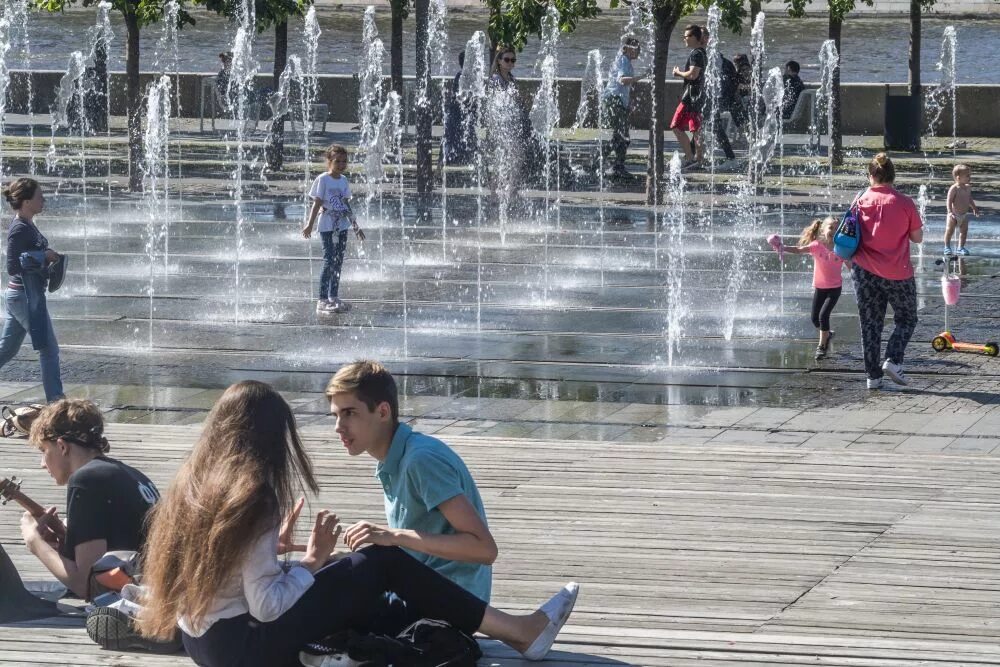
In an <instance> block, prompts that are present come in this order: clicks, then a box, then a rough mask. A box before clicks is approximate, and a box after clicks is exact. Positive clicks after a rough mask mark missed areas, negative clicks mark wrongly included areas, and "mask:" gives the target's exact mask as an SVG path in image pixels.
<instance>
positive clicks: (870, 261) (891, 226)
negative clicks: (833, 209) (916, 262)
mask: <svg viewBox="0 0 1000 667" xmlns="http://www.w3.org/2000/svg"><path fill="white" fill-rule="evenodd" d="M858 208H859V210H860V212H861V215H860V218H861V245H860V246H859V247H858V250H857V252H856V253H854V257H852V258H851V259H852V260H854V263H855V264H857V265H858V266H860V267H861V268H862V269H864V270H865V271H869V272H871V273H874V274H875V275H877V276H881V277H883V278H885V279H886V280H906V279H907V278H912V277H913V264H912V263H911V262H910V232H912V231H913V230H915V229H920V227H921V226H923V223H922V222H921V221H920V214H919V213H918V212H917V207H916V205H914V203H913V200H912V199H910V198H909V197H907V196H906V195H904V194H900V193H899V192H896V190H895V188H893V187H892V186H891V185H876V186H873V187H870V188H868V190H867V191H866V192H865V193H864V194H863V195H861V199H860V200H859V201H858Z"/></svg>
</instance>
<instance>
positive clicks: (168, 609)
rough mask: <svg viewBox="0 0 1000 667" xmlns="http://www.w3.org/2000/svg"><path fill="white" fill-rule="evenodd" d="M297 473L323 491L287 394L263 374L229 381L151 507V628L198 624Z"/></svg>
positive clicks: (144, 619)
mask: <svg viewBox="0 0 1000 667" xmlns="http://www.w3.org/2000/svg"><path fill="white" fill-rule="evenodd" d="M297 477H298V478H300V479H301V481H302V483H304V485H305V486H307V487H308V488H309V489H310V490H312V491H313V492H316V491H317V490H318V486H317V484H316V479H315V477H314V476H313V471H312V464H311V463H310V461H309V456H308V455H307V454H306V452H305V450H304V449H303V447H302V442H301V440H300V439H299V435H298V431H297V430H296V427H295V417H294V416H293V415H292V410H291V408H289V407H288V403H286V402H285V399H283V398H282V397H281V395H280V394H279V393H278V392H277V391H275V390H274V389H272V388H271V386H270V385H268V384H265V383H263V382H256V381H253V380H247V381H244V382H239V383H237V384H234V385H232V386H231V387H229V389H227V390H226V391H225V393H224V394H223V395H222V397H221V398H219V400H218V401H217V402H216V404H215V406H214V407H213V408H212V411H211V412H210V413H209V415H208V419H207V420H206V422H205V429H204V431H203V433H202V435H201V438H200V439H199V440H198V443H197V444H196V445H195V447H194V450H193V451H192V452H191V455H190V456H189V457H188V459H187V460H186V461H185V462H184V464H183V465H182V466H181V469H180V470H179V471H178V473H177V477H176V478H175V479H174V482H173V483H172V484H171V486H170V489H169V490H168V491H167V493H166V495H165V496H164V497H163V499H162V500H161V501H160V502H159V503H158V504H157V505H156V506H155V507H154V508H153V510H152V519H151V525H150V528H149V538H148V541H147V543H146V554H147V556H146V563H145V568H144V570H143V583H144V584H145V585H147V586H148V587H149V591H150V593H149V595H148V596H147V599H146V605H145V609H144V610H143V613H142V615H141V617H140V619H139V628H140V630H141V631H142V633H143V634H144V635H146V636H148V637H157V638H161V639H169V638H170V637H172V636H173V634H174V630H175V627H176V625H177V618H178V617H179V616H185V617H187V618H188V619H189V620H190V621H191V623H193V624H195V625H197V624H198V623H199V622H200V621H201V620H202V619H203V618H204V616H205V614H206V613H207V612H208V610H209V609H210V607H211V604H212V601H213V599H214V598H215V596H216V594H217V593H218V591H219V589H220V588H221V587H222V586H223V585H224V584H225V583H226V581H227V580H228V579H229V578H230V577H231V576H232V575H233V573H234V572H235V571H236V570H237V569H238V568H239V567H240V565H241V564H242V559H243V558H244V556H245V552H246V550H247V547H248V546H249V545H250V544H251V543H252V542H253V540H255V539H257V538H258V537H259V536H260V535H261V534H263V533H264V532H266V531H268V530H270V529H272V528H274V527H275V526H277V525H278V523H279V522H280V521H281V517H282V516H283V515H284V514H285V513H286V512H287V511H288V510H289V508H290V507H291V506H292V503H293V502H294V498H295V495H296V489H297V487H298V484H297Z"/></svg>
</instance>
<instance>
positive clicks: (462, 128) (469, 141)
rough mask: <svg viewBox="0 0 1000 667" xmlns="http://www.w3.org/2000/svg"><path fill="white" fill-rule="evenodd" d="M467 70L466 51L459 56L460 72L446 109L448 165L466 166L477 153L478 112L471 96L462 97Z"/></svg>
mask: <svg viewBox="0 0 1000 667" xmlns="http://www.w3.org/2000/svg"><path fill="white" fill-rule="evenodd" d="M464 69H465V51H464V50H463V51H460V52H459V54H458V72H457V73H456V74H455V79H454V81H453V82H452V86H451V91H450V92H449V94H448V102H447V105H446V107H445V109H446V113H445V118H444V142H443V147H444V154H445V158H446V159H447V161H448V164H466V163H467V162H469V160H470V159H471V158H472V156H473V155H474V154H475V151H476V143H477V141H476V110H475V109H474V108H473V104H474V103H473V101H472V100H471V99H469V97H470V96H469V95H462V91H461V86H460V82H461V79H462V72H463V71H464Z"/></svg>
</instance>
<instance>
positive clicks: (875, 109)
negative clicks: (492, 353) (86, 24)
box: [8, 3, 1000, 137]
mask: <svg viewBox="0 0 1000 667" xmlns="http://www.w3.org/2000/svg"><path fill="white" fill-rule="evenodd" d="M998 4H1000V3H998ZM31 75H32V89H33V90H34V91H35V100H34V111H35V113H48V111H49V109H50V108H51V106H52V105H53V103H54V101H55V96H56V90H57V89H58V86H59V79H60V77H61V76H62V72H47V71H35V72H32V73H31ZM210 76H212V74H199V73H183V74H181V75H180V99H181V112H182V115H183V116H185V117H189V118H197V117H198V111H199V102H200V94H201V81H202V79H204V78H207V77H210ZM152 78H153V75H151V74H143V75H142V79H143V83H142V85H143V87H145V86H146V84H147V83H149V82H150V81H152ZM270 82H271V77H269V76H261V77H260V78H259V86H260V87H264V86H267V85H270ZM538 83H539V82H538V81H537V80H533V79H522V80H521V90H522V91H523V94H524V95H525V96H526V97H530V96H531V95H533V94H534V91H535V90H536V89H537V87H538ZM408 85H411V86H412V79H411V80H409V83H408ZM319 88H320V90H319V99H318V100H317V101H319V102H322V103H325V104H327V105H329V107H330V117H329V119H328V120H330V121H332V122H350V123H353V122H357V101H356V100H357V91H358V88H357V81H356V79H355V78H354V77H351V76H321V77H320V78H319ZM888 88H889V90H890V91H891V93H892V94H894V95H895V94H905V92H906V90H905V86H904V85H903V84H893V85H892V86H889V87H888ZM886 89H887V86H885V85H884V84H859V83H851V84H845V85H844V86H843V88H842V90H843V129H844V132H845V134H865V135H881V134H882V131H883V124H884V118H885V111H884V108H885V104H884V101H885V93H886ZM27 91H28V86H27V79H26V73H25V72H13V73H12V81H11V87H10V100H9V102H10V104H9V105H8V111H11V112H13V113H26V112H27ZM680 91H681V84H680V82H676V81H669V82H668V83H667V104H668V107H669V111H670V113H672V112H673V108H674V106H676V104H677V100H678V98H679V97H680ZM124 92H125V75H124V73H120V72H116V73H114V74H112V81H111V113H112V115H116V116H121V115H124V114H125V97H124ZM957 95H958V106H959V114H958V133H959V134H960V135H963V136H983V137H998V136H1000V114H998V113H997V109H998V108H1000V85H991V84H982V85H980V84H975V85H961V86H959V89H958V94H957ZM634 97H635V102H634V103H633V113H632V126H633V127H635V128H638V129H645V128H647V127H648V123H649V112H650V102H649V85H648V84H639V85H637V86H636V90H635V92H634ZM579 99H580V80H579V79H562V80H560V83H559V107H560V113H561V116H562V125H564V126H568V125H571V124H572V123H573V121H574V120H575V118H576V108H577V105H578V103H579ZM434 106H435V108H440V105H439V104H437V103H435V105H434ZM207 113H208V112H207V110H206V114H207ZM411 122H412V118H411ZM940 127H941V128H942V130H941V131H942V132H945V131H947V132H948V133H950V128H951V111H950V109H949V110H946V111H945V113H944V114H943V115H942V118H941V125H940Z"/></svg>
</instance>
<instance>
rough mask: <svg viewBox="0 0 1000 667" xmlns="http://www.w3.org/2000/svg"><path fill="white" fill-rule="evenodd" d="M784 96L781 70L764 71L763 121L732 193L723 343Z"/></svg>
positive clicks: (729, 333)
mask: <svg viewBox="0 0 1000 667" xmlns="http://www.w3.org/2000/svg"><path fill="white" fill-rule="evenodd" d="M784 95H785V86H784V82H783V81H782V78H781V69H779V68H777V67H774V68H772V69H771V71H770V72H768V75H767V80H766V81H765V83H764V88H763V91H762V99H763V101H764V108H763V110H762V111H763V114H764V115H763V119H764V120H763V123H762V125H761V127H760V131H759V132H757V133H756V139H755V141H754V143H753V144H751V146H750V149H749V152H748V158H749V163H748V165H747V175H746V178H745V179H743V180H742V181H741V182H740V183H739V185H738V189H737V194H736V225H735V229H734V231H735V234H734V238H733V254H732V265H731V269H730V272H729V284H728V286H727V289H726V295H725V306H724V308H725V310H724V312H725V316H726V321H725V327H724V330H723V337H724V338H725V339H726V340H732V338H733V332H734V330H735V326H736V317H737V306H738V300H739V297H740V294H741V293H742V291H743V289H744V288H745V287H746V281H747V279H748V278H749V276H750V273H751V271H750V269H749V268H748V267H747V266H746V263H747V262H746V258H747V253H748V251H749V249H750V244H751V243H754V242H756V240H757V239H758V238H759V237H760V236H761V234H762V232H761V229H760V226H761V221H762V220H763V213H764V211H763V210H762V209H761V207H760V206H759V205H758V204H757V201H756V195H757V189H758V187H759V186H760V185H761V182H762V180H763V177H764V175H765V174H766V173H767V169H768V165H769V164H770V161H771V158H773V157H774V153H775V150H776V148H777V147H778V145H780V144H781V142H782V122H781V105H782V102H783V101H784Z"/></svg>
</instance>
